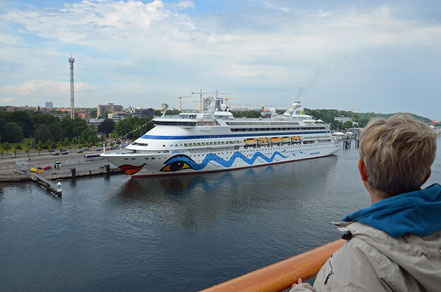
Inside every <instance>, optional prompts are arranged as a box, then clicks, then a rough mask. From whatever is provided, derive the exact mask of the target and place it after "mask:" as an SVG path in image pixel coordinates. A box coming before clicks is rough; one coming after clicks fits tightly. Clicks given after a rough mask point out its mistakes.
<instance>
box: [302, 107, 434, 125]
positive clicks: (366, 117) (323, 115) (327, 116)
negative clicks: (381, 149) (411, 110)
mask: <svg viewBox="0 0 441 292" xmlns="http://www.w3.org/2000/svg"><path fill="white" fill-rule="evenodd" d="M305 113H306V114H307V115H311V116H312V117H313V118H314V119H316V120H318V119H320V120H322V121H324V122H325V123H328V124H330V125H331V128H332V129H340V130H341V129H348V128H353V127H358V128H363V127H365V126H366V125H367V123H368V122H369V121H370V120H371V119H373V118H379V117H381V118H386V119H387V118H389V117H391V116H393V115H396V114H398V113H393V114H380V113H373V112H370V113H354V112H352V111H344V110H342V111H339V110H336V109H315V110H311V109H307V108H305ZM341 116H344V117H352V118H353V121H354V122H356V123H358V126H353V125H352V123H350V122H346V123H344V124H343V123H340V122H337V121H335V120H334V118H335V117H341ZM412 116H413V117H414V118H415V119H418V120H420V121H423V122H425V123H429V122H430V121H431V120H430V119H428V118H425V117H421V116H417V115H412Z"/></svg>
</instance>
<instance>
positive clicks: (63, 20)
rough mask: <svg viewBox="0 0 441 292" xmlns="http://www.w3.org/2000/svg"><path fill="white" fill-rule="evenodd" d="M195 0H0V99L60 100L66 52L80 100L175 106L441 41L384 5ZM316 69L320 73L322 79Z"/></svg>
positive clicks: (432, 25)
mask: <svg viewBox="0 0 441 292" xmlns="http://www.w3.org/2000/svg"><path fill="white" fill-rule="evenodd" d="M196 3H198V2H196ZM244 3H246V2H244ZM198 5H202V4H197V5H195V4H194V2H192V1H180V2H174V3H169V2H163V1H160V0H155V1H150V2H142V1H110V0H100V1H92V0H84V1H81V2H78V3H66V4H65V5H64V6H63V7H62V8H61V9H58V8H44V7H35V6H29V5H26V6H23V7H19V8H7V9H5V12H4V13H3V14H2V15H0V21H2V22H3V23H6V24H7V26H5V28H0V43H2V46H1V47H0V53H1V54H0V65H2V67H6V68H8V70H7V73H5V72H3V73H1V72H0V77H1V78H0V79H1V80H0V85H3V87H1V89H0V98H5V97H9V96H16V95H15V94H17V92H20V93H21V94H22V96H23V97H24V96H25V95H26V94H30V95H32V94H35V95H39V96H43V95H45V94H46V93H48V94H49V93H52V95H55V93H57V94H59V95H60V96H67V95H68V92H67V91H66V90H68V88H69V87H68V85H67V84H68V69H67V57H68V55H69V53H70V52H73V54H74V57H75V58H76V59H77V62H76V64H75V66H76V67H75V69H76V71H75V73H76V80H78V81H79V82H83V83H84V84H87V85H88V86H89V87H87V86H85V87H84V90H83V91H79V94H80V93H84V94H89V96H93V98H88V99H85V102H88V103H89V104H88V105H93V103H95V104H96V103H98V102H105V101H106V99H108V98H112V99H113V101H114V102H118V101H117V99H118V98H121V101H120V103H124V102H127V103H130V104H132V105H133V104H136V102H140V101H143V102H145V103H148V102H151V100H154V99H153V98H152V99H150V98H146V99H140V96H141V95H144V96H149V97H153V96H156V97H158V96H160V97H161V98H163V99H167V98H169V99H170V101H169V100H164V102H168V103H170V104H172V103H176V98H175V96H178V95H182V94H185V92H183V91H184V90H190V91H191V90H196V89H198V88H207V90H208V89H209V88H208V87H211V86H215V88H216V87H217V88H219V89H221V88H224V90H227V91H232V90H236V92H237V93H235V94H240V95H249V96H250V98H251V96H252V98H253V99H254V98H256V96H260V97H262V98H263V97H264V95H265V94H268V92H278V93H280V96H281V97H280V98H285V99H288V98H292V97H294V96H295V95H296V92H297V90H298V88H300V87H301V86H303V85H304V84H305V83H307V82H308V80H309V79H310V78H311V76H314V72H316V71H317V70H322V69H321V68H323V67H326V66H327V64H328V63H329V60H330V59H332V58H334V57H335V56H343V57H339V58H340V59H345V58H349V59H351V61H350V62H344V61H343V62H342V64H341V65H339V66H334V67H336V68H334V69H333V70H332V74H334V75H337V76H338V75H345V78H347V76H348V75H351V74H346V71H349V72H356V71H357V70H358V68H356V67H357V66H363V65H364V64H363V62H364V61H363V60H364V59H365V58H364V55H366V54H367V55H369V56H370V57H371V58H375V56H376V55H381V54H383V53H384V51H390V50H392V51H394V52H396V55H397V56H399V55H400V54H402V52H403V51H407V50H409V49H415V50H416V51H420V50H422V48H423V49H424V48H429V50H428V51H437V49H441V48H440V47H441V25H440V24H439V23H437V22H433V21H432V22H429V21H423V20H421V19H411V18H404V17H402V16H399V15H398V14H397V13H396V8H395V7H394V6H392V5H389V6H386V5H379V6H376V7H372V6H369V7H356V6H347V5H344V6H340V7H337V6H335V7H331V8H329V7H330V6H329V5H328V6H326V7H325V6H323V7H308V8H304V7H303V6H299V4H298V3H294V2H292V1H285V2H282V1H278V2H275V1H273V2H270V1H252V2H250V4H249V6H245V4H243V3H242V4H234V5H236V6H234V7H233V6H232V7H229V9H225V10H222V11H215V13H209V14H207V13H200V12H199V10H198V9H199V8H200V7H198ZM240 5H242V6H240ZM189 12H191V13H189ZM10 31H12V32H10ZM407 57H408V55H407V54H406V58H407ZM403 58H404V57H403ZM354 60H355V61H354ZM403 62H405V60H403ZM331 63H333V62H332V61H331ZM377 66H378V64H377ZM323 71H324V72H325V74H320V78H319V79H323V78H325V77H326V76H325V75H326V74H327V73H326V72H328V71H327V70H323ZM373 71H375V70H374V69H373ZM427 74H430V72H427ZM8 80H9V83H8ZM23 80H34V81H27V82H24V81H23ZM35 80H45V82H46V83H45V86H43V87H41V84H40V85H39V84H37V83H39V82H40V81H35ZM51 80H52V83H50V81H51ZM64 80H65V81H64ZM32 82H34V83H32ZM43 83H44V82H43ZM314 83H317V84H318V83H320V80H315V81H314ZM10 84H21V85H20V86H18V88H15V87H14V86H13V85H10ZM78 84H80V83H78ZM92 85H93V86H92ZM8 86H9V89H8ZM39 86H40V87H39ZM5 88H6V89H8V90H7V91H5ZM26 88H28V89H26ZM48 88H52V89H51V90H49V89H48ZM215 88H212V89H210V90H213V89H215ZM13 89H14V90H16V92H15V93H14V94H11V92H13ZM98 89H99V90H98ZM26 90H28V91H26ZM36 92H40V93H39V94H36ZM283 92H284V93H283ZM80 96H81V95H80ZM290 96H291V97H290ZM115 99H116V100H115ZM156 99H157V98H156ZM63 100H65V101H66V104H67V101H68V99H66V98H64V99H63ZM351 102H352V101H351ZM279 103H280V102H279ZM142 105H146V106H147V105H150V104H142Z"/></svg>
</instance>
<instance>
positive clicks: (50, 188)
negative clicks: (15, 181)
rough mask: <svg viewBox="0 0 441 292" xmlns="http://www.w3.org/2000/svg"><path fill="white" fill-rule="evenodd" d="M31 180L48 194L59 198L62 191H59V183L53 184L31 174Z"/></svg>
mask: <svg viewBox="0 0 441 292" xmlns="http://www.w3.org/2000/svg"><path fill="white" fill-rule="evenodd" d="M31 179H32V180H33V181H35V182H36V183H38V184H39V185H41V186H42V187H44V188H45V189H47V190H48V191H49V192H51V193H53V194H54V195H56V196H57V197H59V198H60V197H61V194H62V190H61V182H58V183H55V182H53V181H51V180H48V179H46V178H44V177H42V176H40V175H38V174H32V175H31Z"/></svg>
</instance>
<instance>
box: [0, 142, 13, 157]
mask: <svg viewBox="0 0 441 292" xmlns="http://www.w3.org/2000/svg"><path fill="white" fill-rule="evenodd" d="M2 148H3V149H5V151H6V155H7V154H8V151H9V150H10V149H11V144H9V143H8V142H5V143H3V145H2Z"/></svg>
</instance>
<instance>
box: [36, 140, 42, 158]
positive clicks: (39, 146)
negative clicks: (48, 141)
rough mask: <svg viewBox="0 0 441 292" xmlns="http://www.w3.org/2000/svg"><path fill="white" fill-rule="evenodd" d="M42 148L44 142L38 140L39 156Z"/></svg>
mask: <svg viewBox="0 0 441 292" xmlns="http://www.w3.org/2000/svg"><path fill="white" fill-rule="evenodd" d="M41 148H43V143H42V142H41V141H38V143H37V151H38V156H40V153H41Z"/></svg>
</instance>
